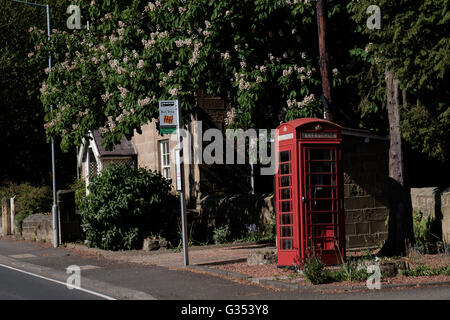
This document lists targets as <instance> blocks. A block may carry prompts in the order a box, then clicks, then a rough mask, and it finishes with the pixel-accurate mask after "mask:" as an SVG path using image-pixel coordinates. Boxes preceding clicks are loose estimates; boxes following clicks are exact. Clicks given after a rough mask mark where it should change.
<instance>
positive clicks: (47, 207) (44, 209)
mask: <svg viewBox="0 0 450 320" xmlns="http://www.w3.org/2000/svg"><path fill="white" fill-rule="evenodd" d="M14 196H15V201H14V207H15V211H16V218H15V220H16V221H15V222H16V226H17V232H18V233H19V234H21V233H22V221H23V220H24V219H25V218H26V217H28V216H29V215H30V214H33V213H50V212H51V208H52V201H53V197H52V191H51V188H50V187H48V186H41V187H36V186H33V185H31V184H30V183H27V182H25V183H21V184H17V183H14V182H6V183H4V184H3V185H2V186H0V199H3V198H4V197H6V198H12V197H14Z"/></svg>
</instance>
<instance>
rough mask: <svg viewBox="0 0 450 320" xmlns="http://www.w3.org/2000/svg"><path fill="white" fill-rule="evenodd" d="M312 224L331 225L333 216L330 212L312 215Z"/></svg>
mask: <svg viewBox="0 0 450 320" xmlns="http://www.w3.org/2000/svg"><path fill="white" fill-rule="evenodd" d="M312 223H333V214H332V213H331V212H321V213H313V214H312Z"/></svg>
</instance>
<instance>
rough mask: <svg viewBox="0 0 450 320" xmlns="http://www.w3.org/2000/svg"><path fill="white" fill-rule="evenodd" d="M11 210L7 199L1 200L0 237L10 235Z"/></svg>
mask: <svg viewBox="0 0 450 320" xmlns="http://www.w3.org/2000/svg"><path fill="white" fill-rule="evenodd" d="M10 210H11V208H10V202H9V198H3V199H2V217H1V233H2V236H6V235H10V234H11V211H10Z"/></svg>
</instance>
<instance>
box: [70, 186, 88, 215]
mask: <svg viewBox="0 0 450 320" xmlns="http://www.w3.org/2000/svg"><path fill="white" fill-rule="evenodd" d="M69 188H70V189H71V190H73V191H74V193H75V207H76V209H77V210H80V206H81V203H82V202H83V200H84V198H86V183H85V182H84V181H83V180H81V179H75V180H74V181H73V183H72V184H70V185H69Z"/></svg>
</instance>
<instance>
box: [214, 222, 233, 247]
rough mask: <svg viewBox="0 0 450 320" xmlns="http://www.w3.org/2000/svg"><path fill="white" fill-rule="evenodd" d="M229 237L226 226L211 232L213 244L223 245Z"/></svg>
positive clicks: (228, 230)
mask: <svg viewBox="0 0 450 320" xmlns="http://www.w3.org/2000/svg"><path fill="white" fill-rule="evenodd" d="M229 236H230V229H229V227H228V225H225V226H222V227H220V228H216V229H214V231H213V240H214V243H215V244H220V243H225V242H227V241H228V237H229Z"/></svg>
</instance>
